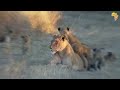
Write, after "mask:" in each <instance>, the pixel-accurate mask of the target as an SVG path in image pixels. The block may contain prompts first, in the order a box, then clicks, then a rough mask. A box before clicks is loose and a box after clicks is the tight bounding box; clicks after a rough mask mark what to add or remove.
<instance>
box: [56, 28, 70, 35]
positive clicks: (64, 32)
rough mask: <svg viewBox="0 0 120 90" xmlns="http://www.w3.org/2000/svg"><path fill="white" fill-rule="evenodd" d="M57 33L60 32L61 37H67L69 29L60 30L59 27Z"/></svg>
mask: <svg viewBox="0 0 120 90" xmlns="http://www.w3.org/2000/svg"><path fill="white" fill-rule="evenodd" d="M58 31H59V32H60V34H61V35H69V33H70V28H69V27H67V28H61V27H59V28H58Z"/></svg>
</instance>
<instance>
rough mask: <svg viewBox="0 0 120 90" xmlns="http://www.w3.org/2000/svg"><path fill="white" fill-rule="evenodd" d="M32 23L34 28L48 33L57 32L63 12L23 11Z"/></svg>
mask: <svg viewBox="0 0 120 90" xmlns="http://www.w3.org/2000/svg"><path fill="white" fill-rule="evenodd" d="M22 13H23V14H24V15H26V16H27V17H28V19H29V21H30V23H31V25H32V28H34V29H39V30H40V31H42V32H46V33H50V34H52V33H55V32H57V30H56V27H57V22H58V20H60V19H61V13H60V12H57V11H23V12H22Z"/></svg>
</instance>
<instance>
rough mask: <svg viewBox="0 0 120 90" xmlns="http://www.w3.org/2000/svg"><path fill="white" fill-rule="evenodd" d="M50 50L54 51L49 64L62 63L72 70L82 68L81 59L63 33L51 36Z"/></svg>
mask: <svg viewBox="0 0 120 90" xmlns="http://www.w3.org/2000/svg"><path fill="white" fill-rule="evenodd" d="M50 48H51V51H52V52H54V53H53V54H54V60H52V61H51V64H57V63H60V62H61V63H62V64H63V65H67V66H68V67H71V68H72V69H74V70H80V71H81V70H84V65H83V61H82V59H81V58H80V56H79V55H78V54H76V53H75V52H74V50H73V48H72V47H71V45H70V44H69V42H68V41H67V39H66V38H65V36H63V35H57V36H56V37H54V38H53V40H52V41H51V45H50Z"/></svg>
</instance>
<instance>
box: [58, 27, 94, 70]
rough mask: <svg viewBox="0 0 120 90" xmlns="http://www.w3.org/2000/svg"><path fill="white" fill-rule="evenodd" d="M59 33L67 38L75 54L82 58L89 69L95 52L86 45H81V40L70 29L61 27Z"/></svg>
mask: <svg viewBox="0 0 120 90" xmlns="http://www.w3.org/2000/svg"><path fill="white" fill-rule="evenodd" d="M58 31H59V32H60V34H61V35H64V36H65V37H66V38H67V40H68V41H69V43H70V45H71V46H72V48H73V50H74V52H75V53H77V54H78V55H79V56H80V57H81V58H82V60H83V62H84V67H85V68H88V67H89V65H90V64H91V63H92V59H93V50H92V49H91V48H89V47H88V46H87V45H85V44H84V43H81V42H80V40H79V39H78V38H77V37H76V36H75V35H74V34H73V33H72V32H71V31H70V29H69V28H68V27H67V28H66V29H64V28H60V27H59V28H58Z"/></svg>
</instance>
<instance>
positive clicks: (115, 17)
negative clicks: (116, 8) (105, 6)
mask: <svg viewBox="0 0 120 90" xmlns="http://www.w3.org/2000/svg"><path fill="white" fill-rule="evenodd" d="M111 16H113V17H114V20H115V21H117V20H118V14H117V13H115V12H112V14H111Z"/></svg>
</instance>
